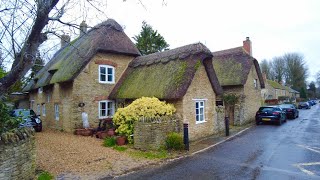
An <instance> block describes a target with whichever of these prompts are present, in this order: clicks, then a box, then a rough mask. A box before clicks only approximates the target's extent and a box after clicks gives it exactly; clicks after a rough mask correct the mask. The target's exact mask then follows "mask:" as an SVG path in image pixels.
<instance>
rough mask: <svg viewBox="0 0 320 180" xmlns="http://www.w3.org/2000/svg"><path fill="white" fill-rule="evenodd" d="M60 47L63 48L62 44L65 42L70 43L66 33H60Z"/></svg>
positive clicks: (64, 44) (65, 43)
mask: <svg viewBox="0 0 320 180" xmlns="http://www.w3.org/2000/svg"><path fill="white" fill-rule="evenodd" d="M60 38H61V43H60V45H61V48H63V47H64V46H66V45H67V44H69V43H70V36H69V35H68V34H63V35H61V37H60Z"/></svg>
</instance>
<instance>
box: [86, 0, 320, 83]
mask: <svg viewBox="0 0 320 180" xmlns="http://www.w3.org/2000/svg"><path fill="white" fill-rule="evenodd" d="M106 2H107V8H106V9H105V12H106V14H107V16H108V18H113V19H115V20H116V21H117V22H118V23H119V24H120V25H122V26H123V27H124V28H125V32H126V34H127V35H128V36H129V37H133V36H134V35H137V34H139V32H140V30H141V25H142V21H146V22H147V23H148V24H150V25H151V26H152V27H153V28H154V29H155V30H158V32H159V33H160V34H161V35H162V36H163V37H164V38H165V40H166V41H167V42H168V43H169V44H170V48H171V49H173V48H176V47H179V46H183V45H187V44H191V43H195V42H201V43H203V44H205V45H206V46H207V47H208V48H209V49H210V50H211V51H218V50H223V49H228V48H233V47H238V46H241V45H242V41H243V40H245V38H246V37H250V39H251V41H252V49H253V50H252V52H253V56H254V57H255V58H256V59H257V60H258V61H259V62H261V60H263V59H272V58H273V57H275V56H281V55H283V54H285V53H288V52H298V53H301V54H303V55H304V57H305V60H306V62H307V66H308V68H309V72H310V75H309V80H314V75H315V74H316V72H318V71H320V50H319V42H320V12H319V9H320V1H319V0H263V1H262V0H241V1H239V0H223V1H222V0H219V1H218V0H197V1H195V0H183V1H182V0H164V2H165V4H163V1H162V0H141V1H139V0H126V1H125V2H122V1H121V0H108V1H106ZM140 2H142V4H143V5H142V4H141V3H140ZM87 23H88V24H89V25H90V26H94V25H96V24H97V23H99V21H98V20H97V19H91V20H90V19H88V20H87Z"/></svg>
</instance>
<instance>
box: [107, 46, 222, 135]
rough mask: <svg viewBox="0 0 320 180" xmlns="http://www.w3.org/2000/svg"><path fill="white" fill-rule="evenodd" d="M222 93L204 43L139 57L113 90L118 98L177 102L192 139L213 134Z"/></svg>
mask: <svg viewBox="0 0 320 180" xmlns="http://www.w3.org/2000/svg"><path fill="white" fill-rule="evenodd" d="M221 94H222V88H221V86H220V85H219V82H218V79H217V77H216V74H215V71H214V69H213V65H212V54H211V52H210V51H209V49H207V48H206V47H205V46H204V45H203V44H201V43H198V44H191V45H187V46H183V47H180V48H176V49H172V50H168V51H164V52H159V53H154V54H150V55H146V56H139V57H136V58H135V59H134V60H133V61H132V62H131V63H130V64H129V67H128V68H127V69H126V71H125V72H124V75H123V76H122V77H121V78H120V80H119V82H118V83H117V85H116V86H115V88H114V89H113V91H112V92H111V94H110V98H112V99H117V100H118V101H119V102H121V101H123V102H124V101H126V100H133V99H137V98H140V97H142V96H149V97H157V98H159V99H161V100H165V101H166V102H169V103H172V104H174V106H175V107H176V109H177V114H178V115H179V117H181V118H182V120H183V123H189V136H190V139H191V140H195V139H197V138H200V137H205V136H208V135H211V134H213V133H215V132H214V126H215V124H216V122H215V121H216V120H217V119H216V118H215V116H216V114H215V113H216V110H215V106H216V96H217V95H221Z"/></svg>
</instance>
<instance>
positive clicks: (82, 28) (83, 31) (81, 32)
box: [80, 21, 88, 36]
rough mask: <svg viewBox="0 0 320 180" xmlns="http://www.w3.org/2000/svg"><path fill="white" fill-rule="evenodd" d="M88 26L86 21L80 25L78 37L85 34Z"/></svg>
mask: <svg viewBox="0 0 320 180" xmlns="http://www.w3.org/2000/svg"><path fill="white" fill-rule="evenodd" d="M87 29H88V25H87V23H86V21H82V22H81V24H80V36H82V35H83V34H86V33H87Z"/></svg>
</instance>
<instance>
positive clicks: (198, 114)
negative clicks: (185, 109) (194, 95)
mask: <svg viewBox="0 0 320 180" xmlns="http://www.w3.org/2000/svg"><path fill="white" fill-rule="evenodd" d="M201 103H202V105H201ZM197 104H198V108H197ZM201 109H202V113H201ZM197 110H198V113H197ZM201 116H202V119H201ZM195 120H196V124H200V123H204V122H206V118H205V100H204V99H203V100H200V99H199V100H196V101H195Z"/></svg>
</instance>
